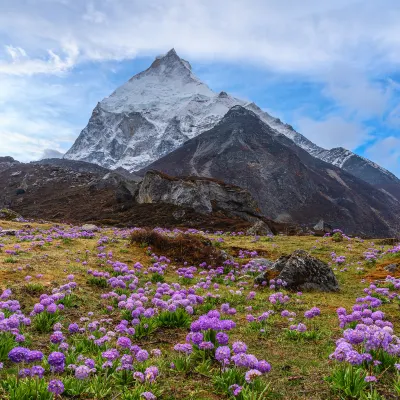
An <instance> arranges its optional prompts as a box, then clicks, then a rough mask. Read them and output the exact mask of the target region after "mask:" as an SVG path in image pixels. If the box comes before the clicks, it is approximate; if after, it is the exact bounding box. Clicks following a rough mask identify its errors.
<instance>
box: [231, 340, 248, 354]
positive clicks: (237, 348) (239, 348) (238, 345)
mask: <svg viewBox="0 0 400 400" xmlns="http://www.w3.org/2000/svg"><path fill="white" fill-rule="evenodd" d="M232 350H233V352H234V353H235V354H239V353H246V351H247V345H246V343H243V342H234V343H233V344H232Z"/></svg>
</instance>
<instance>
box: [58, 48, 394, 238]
mask: <svg viewBox="0 0 400 400" xmlns="http://www.w3.org/2000/svg"><path fill="white" fill-rule="evenodd" d="M64 158H65V159H69V160H78V161H85V162H89V163H94V164H98V165H99V166H102V167H104V168H106V169H112V170H119V171H123V170H127V171H129V172H131V173H132V172H135V174H137V175H143V174H144V173H145V172H146V171H149V170H150V169H155V170H159V171H163V172H165V173H167V174H169V175H171V176H182V175H185V176H198V177H206V178H215V179H218V180H221V181H224V182H226V183H227V184H233V185H237V186H240V187H242V188H244V189H247V190H248V191H249V192H250V193H251V194H252V195H253V197H254V198H255V199H256V200H257V202H258V204H259V207H260V209H261V211H262V213H263V214H264V215H265V216H266V217H267V218H271V219H274V220H277V221H283V222H295V223H301V224H308V225H310V224H311V223H314V222H317V221H318V220H319V219H320V218H323V219H324V220H326V221H327V222H328V223H330V224H332V225H334V226H336V227H342V228H344V229H346V230H347V231H348V232H351V233H360V234H365V235H370V236H376V235H393V234H396V233H397V231H398V227H399V226H400V180H399V179H398V178H397V177H396V176H395V175H393V174H392V173H390V172H389V171H387V170H386V169H384V168H382V167H380V166H379V165H377V164H375V163H373V162H372V161H370V160H367V159H365V158H363V157H360V156H358V155H356V154H355V153H353V152H351V151H349V150H346V149H344V148H334V149H330V150H327V149H323V148H321V147H319V146H317V145H316V144H314V143H312V142H311V141H310V140H308V139H307V138H306V137H304V136H303V135H301V134H300V133H298V132H296V131H295V130H294V129H293V127H291V126H290V125H288V124H285V123H283V122H282V121H280V120H279V119H278V118H274V117H273V116H271V115H270V114H268V113H267V112H265V111H263V110H262V109H261V108H260V107H258V106H257V105H256V104H255V103H253V102H247V101H244V100H241V99H238V98H236V97H234V96H231V95H229V94H228V93H226V92H223V91H222V92H220V93H215V92H214V91H212V90H211V89H210V88H209V87H208V86H207V85H206V84H204V83H203V82H201V81H200V80H199V79H198V78H197V77H196V76H195V75H194V74H193V72H192V68H191V66H190V64H189V62H187V61H185V60H183V59H182V58H180V57H179V56H178V55H177V53H176V51H175V50H174V49H172V50H170V51H169V52H168V53H167V54H165V55H163V56H160V57H157V58H156V59H155V60H154V62H153V63H152V64H151V66H150V67H149V68H148V69H146V70H145V71H143V72H141V73H139V74H137V75H135V76H133V77H132V78H131V79H130V80H129V81H128V82H126V83H125V84H123V85H122V86H120V87H119V88H117V89H116V90H115V91H114V92H113V93H112V94H111V95H110V96H109V97H107V98H105V99H103V100H102V101H101V102H99V103H98V104H97V105H96V107H95V109H94V110H93V113H92V115H91V117H90V120H89V122H88V124H87V126H86V127H85V128H84V129H83V130H82V132H81V133H80V135H79V137H78V138H77V140H76V141H75V143H74V144H73V146H72V147H71V149H70V150H69V151H68V152H67V153H66V154H65V156H64Z"/></svg>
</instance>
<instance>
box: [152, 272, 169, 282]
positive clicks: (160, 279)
mask: <svg viewBox="0 0 400 400" xmlns="http://www.w3.org/2000/svg"><path fill="white" fill-rule="evenodd" d="M150 280H151V283H158V282H160V283H164V282H165V278H164V275H161V274H159V273H158V272H156V273H155V274H153V275H152V276H151V279H150Z"/></svg>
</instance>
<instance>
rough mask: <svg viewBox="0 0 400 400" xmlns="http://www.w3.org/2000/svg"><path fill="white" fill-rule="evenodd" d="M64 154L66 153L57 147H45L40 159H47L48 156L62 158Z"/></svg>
mask: <svg viewBox="0 0 400 400" xmlns="http://www.w3.org/2000/svg"><path fill="white" fill-rule="evenodd" d="M63 155H64V153H62V152H61V151H58V150H55V149H44V150H43V154H42V155H41V156H40V159H41V160H46V159H47V158H62V157H63Z"/></svg>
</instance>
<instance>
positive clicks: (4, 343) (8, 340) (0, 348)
mask: <svg viewBox="0 0 400 400" xmlns="http://www.w3.org/2000/svg"><path fill="white" fill-rule="evenodd" d="M15 346H16V343H15V340H14V335H12V334H11V333H9V332H2V333H0V361H6V360H7V359H8V357H7V356H8V353H9V351H10V350H11V349H12V348H13V347H15Z"/></svg>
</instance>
